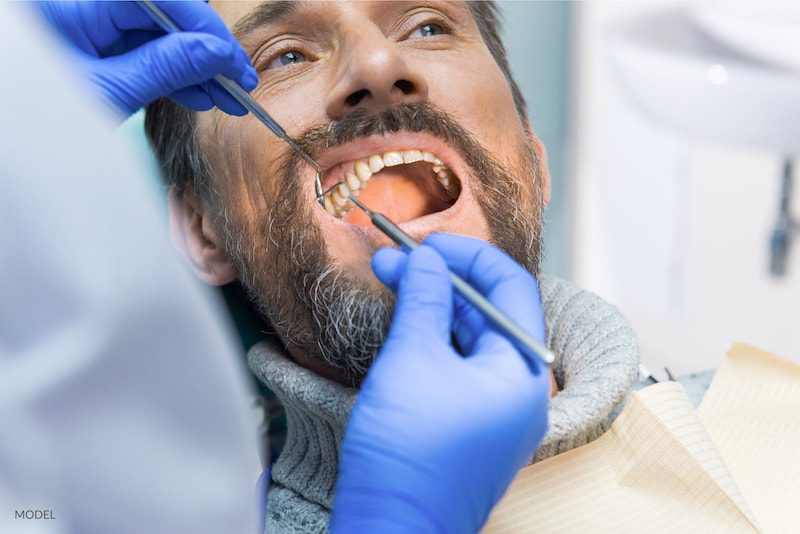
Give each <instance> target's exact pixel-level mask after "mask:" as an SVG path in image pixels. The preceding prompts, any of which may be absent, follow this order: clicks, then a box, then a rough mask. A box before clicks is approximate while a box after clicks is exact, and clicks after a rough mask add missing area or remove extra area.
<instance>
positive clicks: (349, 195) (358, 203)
mask: <svg viewBox="0 0 800 534" xmlns="http://www.w3.org/2000/svg"><path fill="white" fill-rule="evenodd" d="M340 183H341V184H342V185H343V186H344V190H345V191H347V198H349V199H350V202H352V203H353V204H355V205H356V206H358V207H359V209H361V211H363V212H364V213H366V214H367V215H369V216H370V217H372V216H373V215H375V213H374V212H373V211H372V210H371V209H369V208H368V207H366V206H365V205H364V203H363V202H361V201H360V200H358V199H357V198H356V197H355V196H354V195H353V192H352V191H350V188H349V187H347V184H346V183H344V182H340Z"/></svg>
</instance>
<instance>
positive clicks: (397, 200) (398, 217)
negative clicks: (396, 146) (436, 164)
mask: <svg viewBox="0 0 800 534" xmlns="http://www.w3.org/2000/svg"><path fill="white" fill-rule="evenodd" d="M435 182H436V180H434V179H433V177H432V176H431V170H430V165H428V164H427V163H423V164H422V165H418V164H412V165H399V166H397V167H387V168H385V169H383V170H382V171H380V172H379V173H377V174H375V175H373V176H372V178H370V180H369V182H368V183H367V189H364V190H361V191H360V195H359V197H358V199H359V200H360V201H362V202H363V203H364V204H365V205H366V206H367V207H368V208H370V209H371V210H372V211H376V212H380V213H383V214H384V215H386V216H387V217H389V219H391V220H393V221H394V222H396V223H401V222H406V221H410V220H412V219H416V218H418V217H422V216H423V215H428V214H429V213H434V212H437V211H442V210H444V209H446V208H447V207H448V206H449V203H448V202H446V201H445V198H446V197H442V195H441V194H439V191H437V189H441V187H440V186H439V184H438V183H435ZM344 220H345V221H347V222H348V223H350V224H355V225H359V226H369V225H370V224H371V223H370V220H369V217H367V215H366V214H365V213H364V212H362V211H361V210H359V209H354V210H353V211H351V212H350V214H349V215H347V217H345V219H344Z"/></svg>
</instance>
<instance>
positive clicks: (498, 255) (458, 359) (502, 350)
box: [331, 235, 550, 532]
mask: <svg viewBox="0 0 800 534" xmlns="http://www.w3.org/2000/svg"><path fill="white" fill-rule="evenodd" d="M445 260H446V261H447V264H449V266H450V267H451V268H452V269H453V270H454V271H455V272H456V273H457V274H459V275H460V276H461V277H462V278H464V279H466V280H467V281H468V282H470V283H471V284H472V285H473V286H474V287H475V288H476V289H478V290H479V291H480V292H481V293H482V294H483V295H484V296H486V297H487V298H488V299H489V300H490V301H491V302H492V303H493V304H494V305H495V306H497V307H498V308H500V309H501V310H503V311H504V312H505V313H507V314H508V315H509V316H511V318H512V319H514V320H515V321H516V322H517V323H518V324H519V325H520V326H522V327H523V328H525V329H526V330H528V331H529V332H530V333H531V334H533V335H534V336H536V337H537V338H539V339H543V338H544V322H543V318H542V311H541V304H540V296H539V290H538V286H537V284H536V281H535V279H534V278H533V277H532V276H531V275H530V274H529V273H528V272H526V271H525V270H524V269H523V268H522V267H521V266H519V265H518V264H517V263H515V262H514V261H513V260H512V259H511V258H510V257H508V256H507V255H506V254H504V253H503V252H501V251H499V250H498V249H496V248H494V247H492V246H491V245H489V244H488V243H484V242H482V241H478V240H476V239H470V238H466V237H459V236H451V235H435V236H431V237H429V238H428V239H427V240H426V241H425V243H424V245H423V246H420V247H419V248H418V249H416V250H415V251H413V252H411V253H410V254H409V255H407V256H406V255H405V254H403V253H402V252H399V251H397V250H392V249H382V250H380V251H379V252H378V253H376V255H375V257H374V259H373V269H374V271H375V273H376V274H377V276H378V277H379V278H380V279H381V280H382V281H383V282H384V283H385V284H386V285H388V286H389V287H391V288H392V289H395V290H396V291H397V293H398V302H397V306H396V309H395V314H394V320H393V322H392V326H391V330H390V332H389V334H388V337H387V339H386V342H385V343H384V346H383V348H382V350H381V353H380V354H379V356H378V358H377V359H376V361H375V363H374V364H373V366H372V367H371V369H370V371H369V374H368V375H367V377H366V379H365V381H364V383H363V384H362V386H361V390H360V392H359V395H358V399H357V402H356V405H355V407H354V408H353V411H352V414H351V417H350V420H349V422H348V426H347V429H346V432H345V438H344V441H343V443H342V449H341V458H340V474H339V480H338V483H337V487H336V497H335V502H334V510H333V516H332V520H331V521H332V522H331V531H332V532H341V531H347V532H429V531H436V532H476V531H477V530H479V529H480V528H481V526H482V525H483V524H484V522H485V521H486V519H487V517H488V514H489V512H490V511H491V509H492V507H493V506H494V504H495V503H496V502H497V501H498V500H499V498H500V497H501V496H502V494H503V492H504V491H505V489H506V488H507V486H508V484H509V483H510V482H511V480H512V478H513V477H514V476H515V474H516V472H517V471H518V470H519V468H521V467H522V466H523V465H524V464H525V463H526V461H527V460H528V459H529V458H530V457H531V455H532V454H533V452H534V451H535V449H536V447H537V446H538V444H539V442H540V441H541V439H542V437H543V435H544V432H545V430H546V428H547V402H548V392H549V386H550V378H549V372H548V369H547V368H546V367H545V366H544V365H542V364H541V363H540V362H538V361H529V360H527V359H526V358H525V357H524V356H523V355H522V354H521V353H520V352H519V351H517V349H516V348H514V346H513V345H512V344H511V343H510V342H509V341H508V340H507V339H506V338H505V337H503V336H502V335H501V334H499V333H498V332H497V331H495V330H494V328H492V327H491V325H489V324H488V323H487V322H486V321H485V319H484V318H483V316H482V315H481V314H480V313H478V312H477V311H475V310H474V309H473V308H471V306H470V305H469V304H467V303H466V302H465V301H463V300H462V299H460V297H458V296H457V295H456V296H455V297H454V295H453V290H452V286H451V284H450V281H449V278H448V272H447V269H446V265H445ZM453 332H455V335H456V338H457V340H458V342H459V345H460V346H461V348H462V350H463V351H464V353H465V356H462V355H461V354H459V353H458V352H457V351H456V350H455V348H454V347H453V345H452V342H451V333H453Z"/></svg>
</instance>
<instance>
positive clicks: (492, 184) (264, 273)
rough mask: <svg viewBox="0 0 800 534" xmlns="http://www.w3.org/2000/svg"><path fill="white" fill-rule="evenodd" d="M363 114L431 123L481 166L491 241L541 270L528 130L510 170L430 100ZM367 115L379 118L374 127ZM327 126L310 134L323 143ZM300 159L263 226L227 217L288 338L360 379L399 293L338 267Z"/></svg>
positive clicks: (248, 275) (252, 280)
mask: <svg viewBox="0 0 800 534" xmlns="http://www.w3.org/2000/svg"><path fill="white" fill-rule="evenodd" d="M409 114H413V119H414V120H417V121H419V117H420V114H421V115H422V119H423V121H422V123H419V122H415V123H412V122H411V115H409ZM387 117H388V118H387ZM357 119H358V120H359V121H360V122H359V123H358V124H359V128H360V129H359V131H360V132H362V133H361V135H369V134H370V133H376V132H378V131H383V132H385V131H396V130H400V129H406V130H411V131H420V130H423V129H424V130H427V131H432V133H434V134H436V135H439V136H440V137H442V138H444V139H446V140H447V141H448V142H449V144H450V145H451V146H453V147H454V148H456V149H458V150H459V152H460V153H461V155H462V156H463V157H464V159H465V161H466V163H467V164H468V166H469V167H470V169H472V171H473V172H474V175H473V176H474V178H475V180H474V183H475V184H476V185H477V186H478V187H481V188H484V191H483V193H482V194H480V195H477V196H476V197H477V201H478V204H479V206H480V208H481V211H482V214H483V216H484V218H485V219H486V221H487V224H488V227H489V231H490V241H491V242H492V243H493V244H494V245H496V246H498V247H499V248H501V249H503V250H505V251H506V252H507V253H508V254H509V255H510V256H511V257H513V258H514V259H515V260H516V261H517V262H518V263H520V264H521V265H523V266H524V267H525V268H527V269H528V270H529V271H530V272H531V273H533V274H534V275H536V274H537V273H538V262H539V255H540V250H541V235H542V211H543V206H542V195H541V173H540V165H539V162H538V161H537V159H536V156H535V153H534V152H533V150H532V148H531V146H530V143H529V142H527V139H523V140H521V142H520V156H521V157H520V161H518V162H515V164H514V166H513V171H507V170H505V169H504V168H503V167H501V166H500V165H499V164H498V163H496V162H494V161H493V160H492V159H491V158H490V157H489V155H488V153H487V151H486V150H485V149H483V147H482V146H480V145H479V144H478V143H477V141H475V140H474V139H473V138H471V136H469V135H468V134H467V133H466V132H464V131H463V130H462V129H461V128H460V127H459V126H458V125H457V123H455V121H454V120H453V119H451V118H449V117H447V116H446V115H444V114H443V113H442V112H441V111H439V110H437V109H436V108H433V107H432V106H430V105H419V104H413V105H404V106H398V107H395V108H391V109H389V110H386V111H385V112H384V113H382V114H380V115H379V116H377V118H367V119H361V118H357ZM363 120H367V121H371V122H368V123H367V124H368V125H369V126H368V127H365V126H364V125H363V124H364V123H363ZM344 121H345V119H343V120H342V121H340V122H344ZM381 121H384V122H381ZM386 121H388V123H389V126H387V125H386ZM443 121H447V122H446V123H444V124H445V128H446V131H445V132H442V131H436V130H437V129H439V130H441V126H439V127H438V128H437V127H435V126H436V125H442V124H443ZM344 126H347V125H346V124H345V125H344ZM415 126H416V128H415ZM343 128H344V127H343ZM382 128H383V129H382ZM344 129H345V133H344V134H342V133H340V134H339V137H340V138H339V139H335V140H331V139H329V138H326V139H325V142H326V143H327V145H328V146H335V144H340V143H341V142H343V139H342V138H346V137H347V135H346V134H347V133H350V132H349V130H347V129H346V128H344ZM320 131H321V129H317V130H315V131H314V132H312V133H309V134H307V135H306V136H304V138H303V139H309V138H310V139H312V140H313V141H307V142H316V143H319V142H320V140H319V139H318V138H317V137H318V136H319V135H320ZM332 131H333V132H334V133H333V134H331V132H332ZM324 132H325V134H324V135H325V136H331V135H333V136H335V135H336V132H335V130H332V129H331V128H330V127H325V129H324ZM443 133H444V134H445V135H443ZM315 136H317V137H315ZM312 153H313V152H312ZM299 165H300V163H299V162H290V163H289V164H288V165H287V172H286V176H285V177H284V180H283V182H282V184H283V187H281V188H278V191H279V192H278V194H277V196H276V198H275V199H274V201H273V202H269V203H268V205H269V209H268V210H267V214H266V215H265V216H263V217H262V218H261V220H259V221H257V223H256V227H255V228H253V229H251V230H250V231H247V230H244V228H246V225H244V224H241V222H237V221H236V219H235V216H234V214H233V213H230V212H228V210H225V212H227V213H225V212H224V215H223V217H221V219H222V220H220V221H219V222H220V225H221V226H222V228H223V229H224V235H225V237H226V246H227V250H228V253H229V255H230V256H231V258H232V261H233V262H234V264H235V266H236V268H237V269H238V272H239V276H240V280H241V282H242V284H243V286H244V287H245V288H246V290H247V291H248V294H249V295H250V298H251V299H252V300H253V301H254V302H255V304H256V305H257V307H258V309H259V310H260V312H261V313H262V314H263V315H264V316H265V317H266V318H267V320H268V321H269V323H270V324H271V325H272V327H273V328H274V331H275V333H276V334H277V335H278V336H279V337H280V339H281V341H282V342H283V343H284V344H285V345H286V346H287V347H290V348H291V349H292V350H299V351H303V352H304V353H305V354H307V355H308V356H310V357H312V358H315V359H317V360H318V361H321V362H324V363H325V364H327V365H328V366H330V367H332V368H335V369H338V370H340V371H341V372H342V374H343V375H344V378H345V380H346V381H347V382H348V383H349V384H350V385H352V386H358V385H359V384H360V382H361V381H362V380H363V378H364V377H365V376H366V374H367V371H368V370H369V367H370V365H371V364H372V362H373V360H374V359H375V357H376V356H377V354H378V352H379V350H380V348H381V346H382V345H383V341H384V339H385V338H386V334H387V332H388V331H389V326H390V324H391V319H392V313H393V310H394V303H395V297H394V295H393V294H392V293H391V291H389V290H388V289H386V288H376V287H375V286H374V285H372V284H371V283H370V282H369V281H365V280H360V279H358V278H356V277H355V276H353V275H352V274H351V273H349V272H346V271H343V270H341V269H339V268H338V267H337V266H336V264H335V262H334V260H333V258H332V257H331V256H330V254H329V253H328V250H327V247H326V245H325V241H324V239H323V238H322V234H321V231H320V229H319V228H318V227H317V226H316V225H314V224H313V223H311V221H314V218H313V216H312V214H311V207H310V206H307V205H306V204H305V203H304V202H303V201H302V200H301V199H303V198H304V196H303V195H302V194H301V191H300V188H299V185H298V184H299V181H298V180H296V179H294V176H296V175H297V172H296V169H297V168H299ZM251 189H252V190H249V191H248V193H249V194H250V195H261V194H263V192H262V191H261V189H260V188H256V187H254V186H251ZM512 199H513V200H512ZM298 221H302V222H303V223H302V224H298Z"/></svg>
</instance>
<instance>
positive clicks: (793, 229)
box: [501, 1, 800, 378]
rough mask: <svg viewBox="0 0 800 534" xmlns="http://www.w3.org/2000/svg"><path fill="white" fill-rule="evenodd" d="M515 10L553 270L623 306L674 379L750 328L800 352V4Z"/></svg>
mask: <svg viewBox="0 0 800 534" xmlns="http://www.w3.org/2000/svg"><path fill="white" fill-rule="evenodd" d="M501 6H502V9H503V12H504V21H505V42H506V45H507V47H508V48H509V54H510V60H511V64H512V69H513V70H514V73H515V75H516V76H517V79H518V81H519V82H520V84H521V85H522V87H523V90H524V91H525V95H526V98H527V101H528V104H529V106H530V110H529V114H530V118H531V121H532V124H533V127H534V129H535V130H536V132H537V133H538V134H539V136H540V137H542V139H543V140H544V142H545V145H546V146H547V148H548V151H549V156H550V158H549V159H550V170H551V174H552V177H553V186H554V187H553V189H554V190H553V201H552V203H551V205H550V207H549V209H548V222H547V229H546V252H545V254H546V257H545V263H544V270H545V272H549V273H552V274H556V275H559V276H563V277H565V278H567V279H570V280H572V281H573V282H575V283H576V284H578V285H579V286H581V287H583V288H586V289H589V290H591V291H594V292H596V293H598V294H600V295H601V296H603V297H604V298H606V299H607V300H609V301H611V302H612V303H614V304H616V305H617V306H618V307H619V308H621V309H622V311H623V312H624V313H625V314H626V315H627V317H628V318H629V320H630V321H631V322H632V323H633V325H634V327H635V329H636V331H637V333H638V335H639V341H640V345H641V348H642V360H643V363H644V364H645V365H646V366H647V367H648V368H650V369H651V371H653V373H654V374H655V375H656V376H657V377H659V378H660V377H662V376H664V374H663V367H664V366H665V365H666V366H668V367H669V368H670V370H671V371H672V372H673V373H674V374H678V373H681V374H683V373H687V372H693V371H698V370H702V369H707V368H711V367H715V366H716V365H717V364H718V362H719V361H720V359H721V358H722V356H723V355H724V354H725V352H726V351H727V349H728V348H729V346H730V344H731V343H732V342H733V341H736V340H738V341H744V342H748V343H751V344H754V345H757V346H759V347H761V348H764V349H766V350H769V351H772V352H776V353H778V354H780V355H782V356H784V357H787V358H790V359H793V360H794V361H798V362H800V250H798V249H800V228H798V223H800V194H798V193H799V192H798V189H800V186H797V187H795V188H794V191H792V188H791V182H792V178H794V176H798V178H795V179H794V181H795V183H796V182H797V181H798V180H800V172H797V171H795V172H794V173H792V170H793V169H792V168H791V163H792V160H794V159H796V157H797V155H798V153H800V3H798V2H763V1H758V2H756V1H752V2H737V3H712V2H702V3H701V2H663V1H649V2H635V1H623V2H619V1H614V2H610V1H609V2H503V3H502V4H501ZM782 205H783V210H782V209H781V208H782ZM792 213H793V214H794V215H792ZM792 216H793V217H794V222H792V221H791V217H792ZM792 234H793V235H792ZM659 373H661V374H659Z"/></svg>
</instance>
